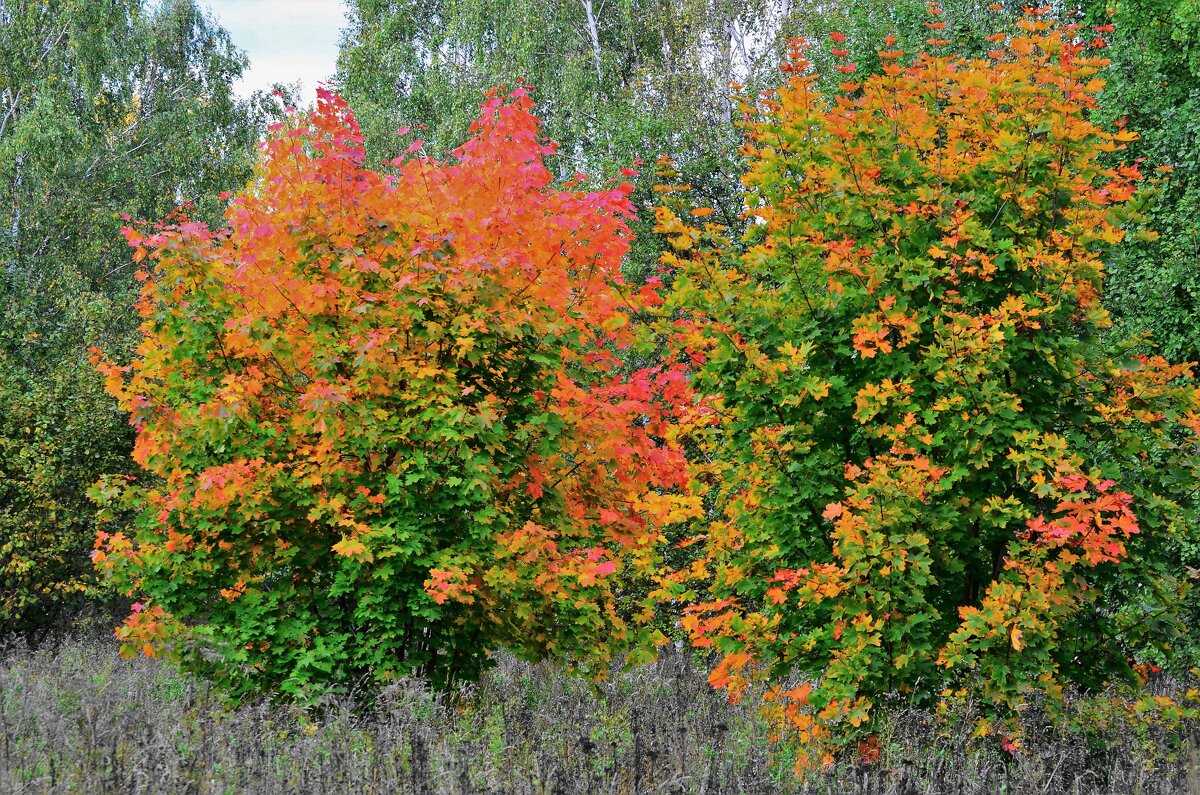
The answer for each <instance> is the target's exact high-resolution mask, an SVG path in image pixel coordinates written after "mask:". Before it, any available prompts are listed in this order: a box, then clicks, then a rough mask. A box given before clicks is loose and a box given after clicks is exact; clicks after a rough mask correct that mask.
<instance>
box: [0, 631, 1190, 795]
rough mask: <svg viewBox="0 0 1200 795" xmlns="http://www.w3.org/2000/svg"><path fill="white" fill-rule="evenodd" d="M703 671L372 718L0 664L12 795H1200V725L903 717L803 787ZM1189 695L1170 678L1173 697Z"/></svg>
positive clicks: (31, 664)
mask: <svg viewBox="0 0 1200 795" xmlns="http://www.w3.org/2000/svg"><path fill="white" fill-rule="evenodd" d="M705 680H706V668H705V664H704V661H703V660H700V659H696V658H694V657H693V656H691V655H689V654H686V653H683V652H675V651H670V652H668V653H665V654H664V655H663V656H662V658H661V659H660V660H659V661H658V662H656V663H654V664H652V665H648V666H643V667H641V668H637V669H634V670H632V671H628V672H621V671H614V672H613V675H612V676H611V678H610V679H609V680H608V681H606V682H603V683H594V682H591V681H589V680H586V679H583V678H581V677H578V676H573V675H571V674H569V673H568V672H566V671H564V670H563V669H562V668H561V667H559V666H556V665H551V664H539V665H532V664H529V663H525V662H522V661H520V660H517V659H515V658H514V657H512V656H510V655H503V654H502V655H499V656H498V657H497V658H496V665H495V667H494V668H492V669H491V670H490V671H488V672H487V673H485V675H484V677H483V679H482V680H481V681H480V682H479V683H478V684H477V685H474V686H469V687H467V686H464V687H462V688H459V689H458V690H456V691H454V692H452V693H450V694H438V693H436V692H434V691H432V690H431V689H430V688H428V687H426V686H425V685H424V684H422V683H421V682H419V681H416V680H406V681H402V682H399V683H396V684H393V685H392V686H390V687H388V688H387V689H385V690H384V691H383V692H382V693H381V694H380V695H379V696H378V697H377V698H376V699H375V700H374V703H370V704H367V703H365V702H364V701H363V700H362V699H357V698H355V697H354V696H353V695H352V694H350V695H342V696H339V697H330V698H328V699H327V700H326V701H325V702H323V703H321V704H320V705H319V706H318V707H316V708H313V709H308V710H304V709H301V708H299V707H297V706H295V705H286V704H272V703H270V702H268V701H257V702H252V703H246V704H243V705H242V706H240V707H228V706H226V705H224V704H223V703H222V701H221V699H220V698H219V697H218V695H217V694H216V693H215V692H214V691H212V690H211V689H210V688H209V687H207V686H206V685H205V684H204V683H202V682H201V681H200V680H197V679H194V678H191V677H187V676H184V675H182V674H180V673H179V672H178V671H176V670H175V669H174V668H173V667H172V666H171V665H170V664H169V663H166V662H163V661H161V660H156V659H147V658H137V659H134V660H124V659H122V658H121V657H120V656H118V654H117V653H116V644H115V642H113V641H112V640H110V639H108V638H104V637H99V636H95V635H92V636H84V637H75V638H71V639H67V640H64V641H60V642H57V643H49V644H46V645H43V646H42V647H41V648H38V649H30V648H28V647H26V646H23V645H10V646H8V647H7V648H5V649H4V650H3V652H2V654H0V791H3V792H7V793H14V794H16V793H106V794H107V793H139V792H179V793H243V792H245V793H285V792H305V793H313V792H362V793H392V792H411V793H514V794H515V793H587V794H588V795H600V793H614V794H615V793H647V794H648V793H796V794H797V795H800V794H802V793H803V794H804V795H817V793H828V794H829V795H833V794H834V793H859V794H860V795H935V793H961V794H962V795H969V794H970V795H985V794H986V795H991V794H992V793H1010V794H1011V795H1027V794H1028V795H1034V793H1112V795H1129V794H1130V793H1144V795H1153V794H1155V793H1162V795H1177V794H1183V793H1187V794H1188V795H1191V794H1192V793H1200V724H1195V723H1193V724H1187V725H1185V726H1184V727H1183V729H1182V730H1167V729H1164V728H1163V727H1161V726H1159V727H1155V726H1153V725H1142V726H1135V725H1128V724H1125V725H1121V726H1116V727H1113V728H1112V729H1110V730H1108V731H1107V732H1106V733H1105V734H1104V735H1103V736H1101V735H1098V734H1091V735H1089V734H1086V733H1083V732H1078V731H1075V732H1068V731H1062V730H1059V731H1054V730H1051V729H1048V728H1047V727H1046V726H1045V725H1044V722H1043V721H1042V720H1041V716H1039V714H1038V711H1037V710H1036V709H1031V710H1029V711H1028V712H1027V714H1026V715H1025V716H1024V720H1025V724H1026V731H1027V737H1028V740H1029V742H1028V745H1027V750H1023V751H1021V752H1020V753H1017V754H1015V755H1009V754H1007V753H1005V752H1004V751H1002V750H1000V749H999V748H998V747H997V746H996V745H995V744H994V743H986V742H978V741H972V740H971V739H970V735H971V732H972V728H971V727H972V725H973V723H974V721H975V719H976V718H975V716H974V715H973V713H972V708H971V706H970V705H969V704H963V705H958V708H957V709H956V710H954V711H953V713H952V714H950V715H949V716H943V717H941V718H938V717H936V716H934V715H931V714H930V713H928V712H923V711H921V710H917V709H914V708H912V707H909V706H907V705H905V704H904V703H901V702H893V703H891V704H890V705H888V708H887V710H886V715H887V718H886V721H885V723H884V724H883V728H882V730H881V732H880V737H881V751H882V753H881V758H880V760H879V762H878V763H877V764H875V765H869V766H855V765H852V764H839V765H837V766H835V767H833V768H831V769H829V770H825V771H820V772H816V773H812V774H809V775H808V776H806V777H803V778H796V777H795V776H794V775H793V774H792V772H791V759H790V758H789V756H788V751H787V748H786V746H785V745H773V744H772V743H770V742H769V737H768V734H769V729H768V727H767V726H766V725H765V724H764V723H763V722H762V721H761V719H760V718H759V717H758V713H757V708H756V706H755V704H756V700H755V699H751V698H747V699H744V700H743V701H742V703H741V704H736V705H735V704H730V703H729V702H728V701H727V699H726V697H725V695H724V694H723V693H720V692H717V691H714V690H713V689H712V688H711V687H709V685H708V684H707V682H706V681H705ZM1183 684H1184V683H1182V682H1179V681H1175V680H1170V679H1166V680H1162V681H1159V682H1156V683H1154V684H1153V687H1154V688H1156V689H1158V690H1160V691H1163V692H1167V691H1170V690H1172V689H1178V688H1179V687H1181V686H1183Z"/></svg>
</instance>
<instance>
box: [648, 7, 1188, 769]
mask: <svg viewBox="0 0 1200 795" xmlns="http://www.w3.org/2000/svg"><path fill="white" fill-rule="evenodd" d="M1042 13H1043V12H1041V11H1035V12H1032V14H1031V15H1030V16H1029V17H1028V18H1027V19H1025V20H1024V21H1023V22H1021V23H1020V29H1019V30H1018V31H1015V32H1014V34H1013V35H1012V36H1005V35H998V36H994V37H993V41H994V43H995V49H994V50H993V51H992V52H991V53H990V55H989V57H988V58H986V59H982V60H967V59H965V58H962V57H959V56H956V55H954V54H953V53H951V52H949V51H948V46H947V42H946V41H944V40H939V39H931V40H930V42H929V47H928V51H927V52H922V53H920V54H918V55H917V56H916V58H915V60H913V61H912V62H911V63H910V64H909V65H907V66H905V65H903V64H902V61H903V60H904V53H902V52H900V51H899V50H895V49H894V48H893V43H894V42H893V40H888V41H887V42H885V45H884V49H883V50H881V52H880V53H879V56H880V58H881V59H882V63H883V67H882V70H881V73H879V74H873V75H869V76H859V75H858V74H856V67H855V65H854V64H853V63H849V62H848V61H847V59H846V58H845V55H846V52H845V50H841V49H839V47H840V40H841V38H842V37H841V36H840V35H839V34H834V36H833V38H834V41H835V45H834V46H835V49H834V50H833V55H834V58H835V59H836V60H837V62H838V65H837V67H836V68H837V69H838V70H839V71H840V72H841V73H842V76H841V77H842V80H843V82H842V84H841V87H840V90H839V91H838V92H837V93H836V94H834V95H833V96H831V97H823V96H821V95H820V94H819V93H818V92H817V89H816V85H817V77H816V76H815V75H814V74H813V73H812V70H811V69H810V66H809V64H808V62H807V61H806V60H805V59H804V56H803V48H802V46H800V45H797V47H796V48H795V49H794V50H793V52H792V54H791V58H790V60H789V61H788V62H787V64H786V65H785V66H784V71H785V72H786V73H787V75H788V82H787V84H786V85H785V86H784V87H782V88H781V89H779V91H778V92H777V93H776V94H775V95H774V96H772V97H769V98H764V99H762V100H761V104H760V105H759V106H758V107H756V108H750V109H748V112H749V113H750V114H761V116H760V118H759V120H757V121H754V122H753V123H751V124H749V126H748V134H747V141H746V145H745V149H744V152H745V154H746V156H747V157H748V158H749V160H750V163H751V168H750V171H749V174H748V176H747V177H746V179H745V184H746V187H747V190H748V210H747V212H748V213H749V214H751V215H752V216H753V217H754V219H755V220H756V222H757V223H755V224H752V225H751V228H750V231H749V232H748V233H747V235H746V239H745V241H744V246H743V249H744V251H743V252H742V253H737V252H735V250H734V246H732V245H731V244H730V243H729V241H727V240H725V238H724V236H723V232H722V230H721V228H720V227H718V226H715V225H712V224H707V225H703V226H695V225H693V223H692V222H688V223H685V222H684V221H683V220H681V217H680V216H681V215H682V213H678V212H677V209H678V207H679V206H680V202H679V201H677V200H674V199H672V200H670V201H668V202H667V203H666V204H665V205H664V206H663V207H662V208H660V210H659V222H660V223H659V228H660V230H661V231H662V232H664V233H666V234H668V235H670V236H671V237H672V241H673V244H674V246H675V248H676V249H677V253H674V254H670V255H668V256H667V258H666V263H667V265H668V266H669V267H670V268H672V269H673V270H674V271H675V275H674V279H675V281H674V286H675V290H674V294H673V297H672V298H671V299H670V301H669V306H670V307H672V308H674V309H676V310H677V311H678V312H679V313H680V314H681V315H683V316H685V317H686V318H687V321H686V322H682V323H681V324H680V325H682V326H684V327H685V328H690V330H689V331H684V332H679V336H680V337H681V338H682V339H683V340H684V344H683V345H682V349H683V354H682V355H684V356H685V357H691V361H692V362H693V367H694V370H695V388H696V389H697V391H698V392H699V393H702V394H705V395H708V396H709V397H708V398H706V400H707V401H708V403H709V405H710V406H711V407H712V408H713V415H712V416H713V417H714V418H716V419H715V420H714V424H713V425H711V426H707V427H706V426H697V427H696V428H695V430H694V438H696V439H700V440H703V443H704V444H705V445H706V446H707V449H708V455H707V456H706V457H698V459H697V460H698V461H699V463H697V464H696V465H694V467H693V483H694V485H695V488H696V489H698V490H700V491H707V493H708V494H709V498H710V499H711V500H713V505H714V508H713V510H712V511H711V512H710V514H709V516H710V522H709V524H708V525H707V526H706V527H705V528H704V533H703V535H701V536H699V537H698V540H702V541H703V549H704V553H703V555H702V557H701V558H700V560H699V561H698V562H697V564H696V565H695V566H693V567H691V568H689V569H687V570H681V571H680V572H678V573H677V574H675V575H674V576H673V577H671V578H668V579H669V583H668V588H667V589H666V591H665V593H666V594H667V595H668V596H670V597H672V598H684V599H688V600H690V601H691V602H692V605H691V607H690V608H689V614H688V616H687V617H686V618H685V619H684V626H685V628H686V629H687V630H688V632H689V633H690V635H691V637H692V639H693V641H694V642H695V643H696V644H697V645H698V646H700V647H703V648H709V647H713V648H715V649H717V650H719V651H720V652H721V653H722V661H721V663H720V665H719V666H718V668H717V669H716V670H715V671H714V673H713V677H712V681H713V683H714V684H715V685H718V686H722V687H726V688H728V689H730V691H731V692H732V693H733V694H735V695H736V694H737V693H738V692H739V691H740V690H741V689H742V688H744V687H745V686H746V684H747V682H749V681H753V680H755V679H759V678H766V679H767V680H768V681H772V682H776V683H777V682H779V681H780V677H781V675H782V674H784V673H790V672H795V673H798V674H802V675H804V676H806V677H807V678H808V681H806V682H804V683H802V684H800V685H799V686H797V687H793V688H784V687H776V688H774V689H773V690H771V691H769V692H768V693H767V696H766V698H767V701H768V710H769V711H770V712H771V714H772V715H773V716H774V719H775V720H776V721H777V723H778V725H779V726H780V727H781V729H783V730H784V731H785V732H786V733H787V734H789V735H790V736H791V737H792V738H793V739H795V740H797V741H798V743H799V744H800V747H801V748H802V749H803V750H804V754H811V755H812V756H814V757H816V758H819V757H820V756H821V755H822V754H825V753H827V752H829V751H831V750H832V749H836V748H838V747H845V746H847V745H848V744H850V743H851V742H853V741H860V742H863V743H867V745H866V746H863V747H867V748H869V747H870V745H869V742H870V740H869V736H870V735H871V734H872V733H873V732H875V731H876V730H877V723H876V720H875V718H874V712H873V709H874V708H875V706H876V704H877V703H878V701H879V699H880V697H881V696H882V695H883V694H885V693H887V692H892V691H900V692H902V693H912V694H914V697H915V698H917V699H918V701H919V703H929V702H931V701H932V700H934V699H936V698H937V693H938V692H939V691H940V690H942V689H943V688H948V689H950V690H951V692H963V693H970V694H972V695H974V696H977V697H979V698H981V699H982V701H983V702H984V703H986V704H988V705H990V706H991V710H992V713H991V717H992V718H1001V719H1008V720H1011V719H1012V718H1013V715H1014V714H1015V712H1016V711H1017V710H1019V709H1020V708H1021V707H1022V705H1023V704H1025V703H1026V701H1027V699H1028V698H1029V696H1030V694H1031V693H1035V692H1040V693H1042V694H1045V695H1047V696H1048V697H1049V699H1050V702H1051V704H1053V703H1054V701H1055V700H1056V699H1058V698H1060V697H1061V694H1062V693H1063V692H1064V688H1065V686H1066V685H1067V684H1068V683H1078V684H1081V685H1083V686H1085V687H1094V686H1098V685H1101V684H1103V683H1105V682H1109V681H1112V680H1114V679H1116V680H1124V681H1129V682H1136V672H1135V671H1134V670H1133V669H1132V668H1131V664H1132V663H1133V660H1132V659H1131V658H1132V657H1135V656H1137V655H1139V654H1142V653H1145V652H1146V651H1147V649H1150V648H1156V649H1159V650H1161V651H1162V653H1164V654H1167V655H1169V653H1170V648H1171V644H1172V642H1173V641H1174V640H1175V638H1176V636H1177V635H1178V634H1179V633H1180V632H1181V631H1182V627H1181V625H1180V622H1179V621H1178V620H1177V619H1178V615H1179V614H1180V611H1181V609H1182V608H1181V605H1182V602H1183V600H1184V598H1185V597H1186V595H1187V593H1188V591H1189V588H1190V584H1189V583H1188V578H1187V575H1186V570H1185V568H1184V566H1183V565H1182V562H1183V561H1182V559H1181V551H1183V550H1187V549H1189V548H1194V544H1195V540H1196V534H1195V526H1194V525H1193V524H1191V523H1190V522H1189V520H1188V517H1187V515H1186V513H1185V511H1184V508H1185V507H1186V506H1185V505H1183V504H1181V503H1180V500H1183V499H1185V496H1184V495H1186V493H1187V492H1186V491H1185V489H1183V488H1180V484H1182V483H1183V482H1185V481H1186V480H1187V479H1188V478H1194V473H1195V463H1196V458H1195V453H1196V439H1195V433H1196V432H1197V430H1200V416H1198V415H1197V408H1198V407H1200V398H1198V393H1197V390H1196V387H1195V384H1194V382H1193V381H1192V378H1191V375H1192V374H1191V370H1190V369H1189V368H1188V367H1187V366H1177V365H1172V364H1169V363H1168V362H1166V361H1165V360H1163V359H1162V358H1159V357H1146V356H1140V357H1134V356H1132V355H1130V354H1129V351H1130V350H1131V346H1115V345H1109V344H1107V343H1106V342H1104V341H1103V339H1102V337H1101V332H1102V331H1103V330H1104V329H1106V328H1107V327H1108V326H1109V325H1110V321H1109V316H1108V313H1107V312H1106V311H1105V309H1104V308H1103V306H1102V305H1101V303H1100V296H1101V290H1102V286H1103V280H1104V262H1103V256H1104V252H1105V251H1106V250H1108V249H1109V247H1111V246H1112V245H1113V244H1115V243H1117V242H1119V241H1120V240H1122V238H1123V236H1124V232H1123V228H1124V227H1125V226H1126V225H1127V224H1129V223H1130V222H1132V221H1134V220H1136V219H1137V218H1138V214H1137V208H1138V206H1139V202H1140V196H1139V192H1138V191H1139V187H1140V185H1141V183H1142V179H1143V178H1142V175H1141V173H1140V172H1139V171H1138V169H1137V168H1136V167H1135V166H1128V165H1122V166H1117V167H1115V168H1114V167H1108V166H1107V165H1106V164H1105V160H1104V158H1103V155H1104V154H1105V153H1107V152H1111V151H1115V150H1118V149H1120V147H1121V146H1122V144H1123V142H1125V141H1128V140H1132V139H1133V138H1134V137H1135V136H1134V134H1133V133H1131V132H1126V131H1123V130H1119V131H1116V132H1109V131H1105V130H1102V129H1100V128H1099V127H1097V126H1096V125H1095V124H1093V123H1092V122H1090V121H1089V113H1090V111H1091V109H1092V108H1093V107H1094V104H1095V103H1094V99H1095V95H1096V93H1097V91H1098V90H1099V89H1100V86H1101V85H1102V83H1101V82H1100V81H1099V80H1097V79H1096V77H1095V75H1096V72H1097V70H1098V69H1099V68H1100V67H1101V66H1102V64H1103V63H1104V62H1103V60H1102V59H1101V58H1100V57H1099V56H1098V55H1097V54H1096V53H1095V50H1093V49H1092V48H1098V47H1100V46H1102V45H1103V42H1102V41H1094V42H1092V43H1091V44H1088V43H1087V38H1088V37H1086V36H1084V32H1083V31H1081V30H1079V29H1078V28H1077V27H1075V26H1058V25H1056V24H1055V23H1053V22H1051V21H1048V20H1046V19H1044V18H1043V17H1042ZM936 15H937V9H936V8H935V9H934V16H933V18H932V21H931V22H930V24H929V27H930V28H931V29H932V30H933V35H934V36H937V35H939V33H938V31H939V30H940V29H941V23H940V22H938V21H937V16H936ZM668 195H669V196H672V195H676V194H668ZM672 208H674V209H672ZM693 214H694V215H697V216H701V217H702V216H703V215H704V211H703V210H697V211H693ZM1135 342H1138V341H1135ZM713 484H715V485H713ZM710 486H711V488H710ZM989 731H993V732H994V733H995V735H996V736H997V737H1008V739H1006V740H1005V742H1006V743H1009V744H1012V743H1013V742H1014V740H1013V739H1012V738H1013V737H1015V736H1016V735H1015V731H1016V730H1015V728H1012V727H1010V728H1009V729H1005V728H1004V724H1003V723H997V724H995V725H994V728H992V729H989ZM804 754H802V756H803V755H804ZM826 758H827V759H828V756H827V757H826ZM803 761H804V759H802V762H803Z"/></svg>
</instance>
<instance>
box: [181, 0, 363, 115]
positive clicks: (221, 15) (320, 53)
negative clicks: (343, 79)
mask: <svg viewBox="0 0 1200 795" xmlns="http://www.w3.org/2000/svg"><path fill="white" fill-rule="evenodd" d="M200 3H201V5H205V6H208V8H209V9H211V10H212V12H213V15H214V16H215V17H216V18H217V21H218V22H220V24H221V26H222V27H224V28H225V29H226V30H228V31H229V34H230V36H232V37H233V43H234V44H235V45H237V46H238V47H240V48H241V49H243V50H245V51H246V53H247V54H248V55H249V56H250V68H249V69H248V70H247V71H246V73H245V74H244V75H243V76H242V79H241V81H240V82H239V83H238V84H237V85H236V86H235V90H236V91H237V92H238V93H239V94H241V95H242V96H249V95H250V94H251V92H253V91H256V90H259V89H269V88H270V87H271V85H272V84H274V83H277V82H280V83H286V84H289V85H290V84H292V83H293V82H295V81H297V80H299V81H300V82H301V84H302V93H301V98H302V102H303V103H304V104H308V103H309V102H311V101H312V99H313V98H314V96H315V92H316V89H317V83H318V82H320V81H323V80H326V79H327V78H329V77H330V76H331V75H332V74H333V73H334V71H335V70H336V69H337V50H338V37H339V35H340V34H341V29H342V26H343V25H344V24H345V21H346V17H345V14H346V8H345V4H344V3H343V0H200Z"/></svg>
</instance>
